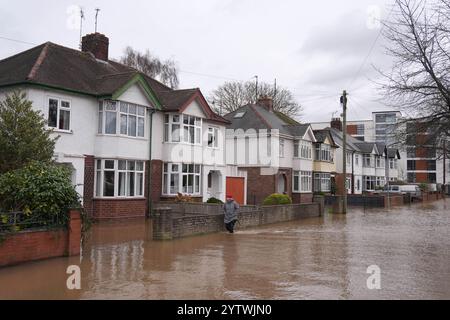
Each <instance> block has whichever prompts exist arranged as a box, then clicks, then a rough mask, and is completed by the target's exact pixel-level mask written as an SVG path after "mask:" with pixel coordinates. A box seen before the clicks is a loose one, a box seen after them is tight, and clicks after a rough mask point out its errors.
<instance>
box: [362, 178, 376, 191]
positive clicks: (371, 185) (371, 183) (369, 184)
mask: <svg viewBox="0 0 450 320" xmlns="http://www.w3.org/2000/svg"><path fill="white" fill-rule="evenodd" d="M363 181H364V191H373V190H375V185H376V177H374V176H364V178H363Z"/></svg>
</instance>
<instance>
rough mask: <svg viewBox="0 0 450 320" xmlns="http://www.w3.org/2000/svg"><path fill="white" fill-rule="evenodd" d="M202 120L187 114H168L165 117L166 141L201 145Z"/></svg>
mask: <svg viewBox="0 0 450 320" xmlns="http://www.w3.org/2000/svg"><path fill="white" fill-rule="evenodd" d="M201 139H202V119H201V118H199V117H194V116H189V115H186V114H182V115H180V114H166V115H165V116H164V141H165V142H180V141H183V142H186V143H189V144H197V145H201V143H202V141H201Z"/></svg>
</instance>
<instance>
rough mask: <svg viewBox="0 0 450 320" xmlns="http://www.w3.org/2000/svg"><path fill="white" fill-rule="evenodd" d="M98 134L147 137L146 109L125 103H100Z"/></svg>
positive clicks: (108, 101)
mask: <svg viewBox="0 0 450 320" xmlns="http://www.w3.org/2000/svg"><path fill="white" fill-rule="evenodd" d="M98 133H104V134H110V135H116V134H119V135H123V136H128V137H141V138H143V137H144V136H145V107H144V106H139V105H136V104H133V103H128V102H124V101H111V100H105V101H100V103H99V107H98Z"/></svg>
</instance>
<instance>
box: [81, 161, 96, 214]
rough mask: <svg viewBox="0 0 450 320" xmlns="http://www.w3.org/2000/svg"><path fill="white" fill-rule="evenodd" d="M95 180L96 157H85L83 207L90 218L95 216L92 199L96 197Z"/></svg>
mask: <svg viewBox="0 0 450 320" xmlns="http://www.w3.org/2000/svg"><path fill="white" fill-rule="evenodd" d="M94 178H95V159H94V156H91V155H85V158H84V192H83V206H84V209H85V210H86V212H87V214H88V215H89V216H92V215H93V203H92V198H93V197H94Z"/></svg>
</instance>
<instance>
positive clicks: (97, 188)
mask: <svg viewBox="0 0 450 320" xmlns="http://www.w3.org/2000/svg"><path fill="white" fill-rule="evenodd" d="M105 161H114V169H106V168H105ZM119 161H125V163H126V167H125V168H126V169H119ZM131 162H134V163H135V165H134V170H129V169H128V168H129V167H128V163H131ZM138 162H139V163H142V170H138V169H137V167H138V166H137V163H138ZM99 164H100V167H99ZM105 171H112V172H114V195H113V196H105V195H104V190H103V184H104V173H105ZM120 173H125V179H126V180H125V181H126V182H125V188H126V189H125V195H119V174H120ZM129 174H133V175H134V195H132V196H129V195H128V187H129V186H128V176H129ZM138 174H142V185H141V188H140V190H141V194H136V190H138V188H137V187H138V179H137V177H138ZM94 182H95V184H94V195H95V198H105V199H114V198H125V199H136V198H137V199H142V198H145V194H144V192H145V191H144V190H145V161H144V160H132V159H95V177H94ZM99 183H100V185H99Z"/></svg>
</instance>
